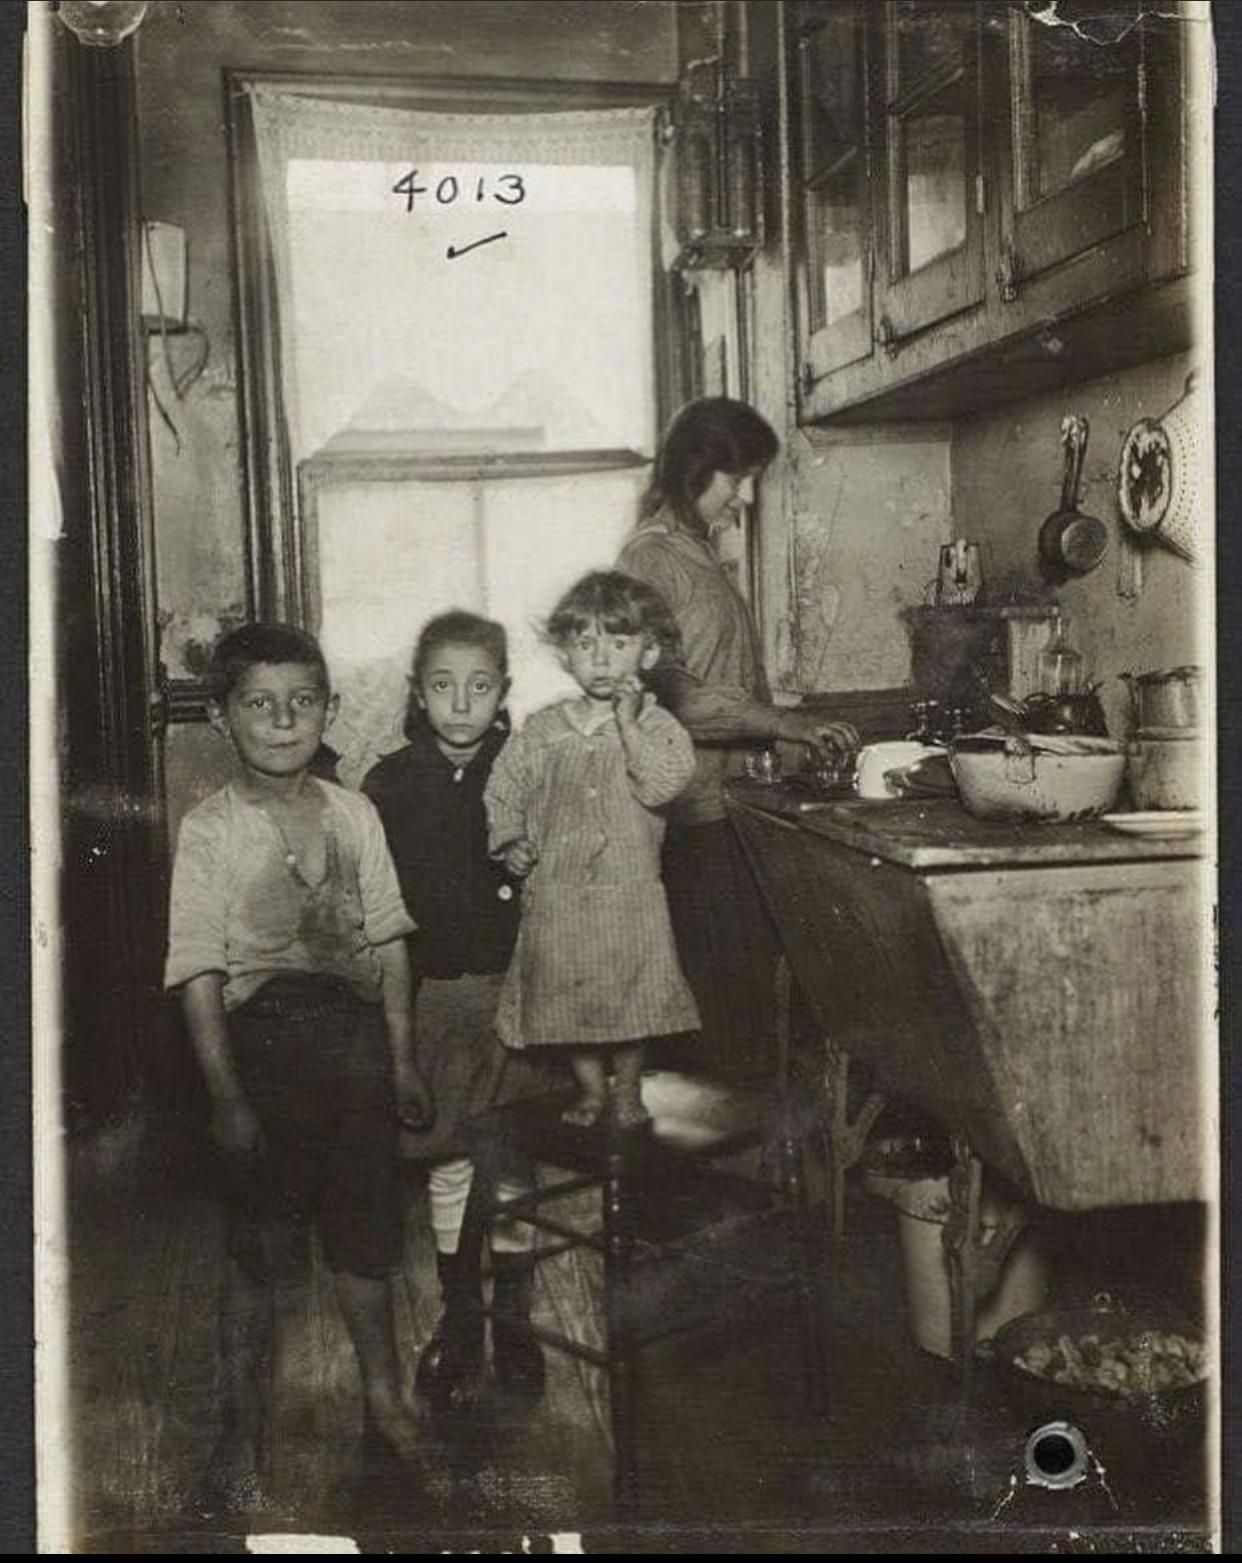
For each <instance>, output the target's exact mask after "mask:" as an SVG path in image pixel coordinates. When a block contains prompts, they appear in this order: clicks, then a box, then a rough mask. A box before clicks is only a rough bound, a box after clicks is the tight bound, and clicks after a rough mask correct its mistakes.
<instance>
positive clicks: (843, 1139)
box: [823, 1036, 888, 1239]
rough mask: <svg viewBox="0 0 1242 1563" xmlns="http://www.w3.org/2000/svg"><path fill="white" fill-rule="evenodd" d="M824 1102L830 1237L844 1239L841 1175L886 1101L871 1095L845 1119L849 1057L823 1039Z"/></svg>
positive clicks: (856, 1156) (854, 1159)
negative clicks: (853, 1116) (830, 1204)
mask: <svg viewBox="0 0 1242 1563" xmlns="http://www.w3.org/2000/svg"><path fill="white" fill-rule="evenodd" d="M823 1079H824V1101H825V1105H826V1107H827V1139H828V1176H829V1182H830V1187H831V1199H832V1235H833V1237H834V1238H835V1239H840V1238H843V1237H844V1236H845V1174H846V1173H847V1172H848V1171H849V1170H850V1168H851V1167H853V1166H854V1165H855V1164H856V1163H857V1162H858V1161H859V1160H860V1158H861V1157H862V1153H863V1151H864V1150H865V1149H866V1147H867V1136H868V1135H869V1134H870V1133H871V1129H872V1125H873V1124H874V1123H875V1121H876V1119H877V1118H878V1117H879V1116H880V1114H881V1113H882V1112H883V1111H884V1107H885V1104H886V1102H887V1101H888V1098H887V1097H886V1096H884V1095H883V1094H882V1093H881V1092H879V1091H871V1092H870V1093H869V1094H868V1096H867V1100H866V1101H865V1102H864V1103H863V1105H862V1106H861V1107H860V1108H859V1109H858V1115H857V1116H856V1117H855V1118H853V1119H851V1118H850V1115H849V1081H850V1055H849V1054H848V1053H847V1052H846V1051H845V1049H844V1048H842V1047H838V1046H837V1045H836V1043H835V1042H833V1040H832V1038H831V1037H827V1036H826V1037H825V1038H824V1076H823Z"/></svg>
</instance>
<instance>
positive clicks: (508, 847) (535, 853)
mask: <svg viewBox="0 0 1242 1563" xmlns="http://www.w3.org/2000/svg"><path fill="white" fill-rule="evenodd" d="M500 861H501V862H502V863H503V864H504V865H505V867H506V868H507V869H508V870H509V872H510V873H511V874H512V875H513V877H514V878H515V879H525V878H526V876H527V874H529V873H530V871H531V869H532V868H534V866H535V864H536V863H537V862H538V861H539V848H538V847H537V846H536V845H535V843H534V842H533V841H531V840H530V839H529V838H528V837H526V836H517V837H515V838H514V840H512V841H510V842H507V843H506V844H505V845H504V846H503V847H501V849H500Z"/></svg>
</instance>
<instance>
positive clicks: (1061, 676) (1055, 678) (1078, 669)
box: [1039, 617, 1082, 695]
mask: <svg viewBox="0 0 1242 1563" xmlns="http://www.w3.org/2000/svg"><path fill="white" fill-rule="evenodd" d="M1039 687H1040V690H1041V692H1042V693H1043V694H1045V695H1076V694H1078V693H1079V691H1080V690H1081V689H1082V653H1081V652H1080V651H1075V650H1074V648H1073V646H1072V645H1070V641H1069V633H1068V630H1067V628H1066V625H1065V621H1064V620H1063V619H1061V618H1060V617H1058V619H1057V621H1056V631H1055V634H1054V635H1053V638H1052V639H1051V640H1050V641H1049V642H1048V644H1047V645H1046V646H1045V647H1044V649H1043V650H1042V651H1041V652H1040V654H1039Z"/></svg>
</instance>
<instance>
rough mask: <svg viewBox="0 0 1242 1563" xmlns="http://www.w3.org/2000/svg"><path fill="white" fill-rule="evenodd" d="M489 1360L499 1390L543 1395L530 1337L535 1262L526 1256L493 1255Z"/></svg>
mask: <svg viewBox="0 0 1242 1563" xmlns="http://www.w3.org/2000/svg"><path fill="white" fill-rule="evenodd" d="M492 1277H493V1281H494V1290H493V1292H492V1359H493V1365H494V1367H495V1370H496V1378H497V1381H498V1382H499V1383H500V1385H501V1387H502V1388H503V1389H508V1390H512V1391H513V1392H514V1393H516V1394H522V1395H530V1396H535V1395H541V1394H542V1393H543V1381H544V1363H543V1351H542V1349H541V1347H540V1345H539V1342H538V1341H537V1340H536V1339H535V1337H534V1336H533V1335H532V1334H531V1329H530V1302H531V1292H532V1289H533V1283H534V1278H535V1261H534V1259H533V1258H532V1257H531V1255H530V1254H495V1253H494V1254H493V1255H492Z"/></svg>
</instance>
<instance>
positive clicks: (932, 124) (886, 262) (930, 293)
mask: <svg viewBox="0 0 1242 1563" xmlns="http://www.w3.org/2000/svg"><path fill="white" fill-rule="evenodd" d="M883 9H884V23H883V29H882V37H881V40H880V47H879V54H880V83H879V93H880V101H881V116H880V117H881V126H882V152H881V163H882V178H881V183H880V189H879V192H878V193H879V195H880V198H881V200H882V202H883V212H882V214H881V221H880V223H879V224H878V225H877V241H878V257H877V259H878V265H877V267H876V292H877V309H876V314H877V319H876V325H877V335H878V338H879V341H880V343H881V345H882V346H884V347H886V348H890V349H891V348H892V347H894V346H895V345H896V343H898V342H900V341H901V340H902V339H903V338H906V337H910V336H914V335H916V334H917V333H919V332H920V331H925V330H927V329H928V327H930V326H934V325H936V324H937V323H938V322H939V321H942V320H947V319H949V318H950V317H952V316H953V315H957V314H960V313H961V312H962V311H963V310H965V309H971V308H973V307H974V306H976V305H978V304H980V303H981V302H982V301H983V291H984V289H983V212H984V203H983V190H982V183H981V179H982V176H981V172H980V160H981V149H980V119H981V110H982V101H981V94H980V77H979V44H980V39H979V12H978V7H977V6H976V5H974V4H957V5H926V4H922V3H920V0H887V3H886V4H885V6H884V8H883Z"/></svg>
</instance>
